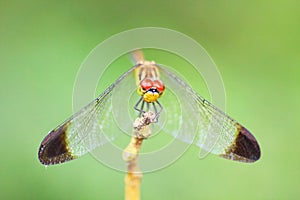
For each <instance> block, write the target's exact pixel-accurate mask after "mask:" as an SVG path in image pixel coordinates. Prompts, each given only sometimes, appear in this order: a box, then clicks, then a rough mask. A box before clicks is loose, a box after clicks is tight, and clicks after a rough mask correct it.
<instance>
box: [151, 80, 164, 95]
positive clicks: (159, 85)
mask: <svg viewBox="0 0 300 200" xmlns="http://www.w3.org/2000/svg"><path fill="white" fill-rule="evenodd" d="M153 87H155V88H156V89H157V90H158V91H160V92H163V91H164V90H165V85H164V84H163V82H162V81H160V80H155V81H153Z"/></svg>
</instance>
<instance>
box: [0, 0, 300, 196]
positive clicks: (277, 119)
mask: <svg viewBox="0 0 300 200" xmlns="http://www.w3.org/2000/svg"><path fill="white" fill-rule="evenodd" d="M299 8H300V3H299V2H298V1H292V0H290V1H247V2H246V1H184V2H183V1H169V2H160V1H157V2H156V3H155V1H151V3H150V2H140V1H130V2H126V1H123V2H121V1H112V0H111V1H107V2H104V1H103V2H100V1H85V2H84V3H83V2H79V1H63V2H62V1H49V2H47V1H0V88H1V90H0V102H1V103H0V110H1V115H0V116H1V119H0V121H1V139H0V148H1V151H0V156H1V161H0V199H123V195H124V194H123V187H124V186H123V179H124V174H123V173H121V172H117V171H114V170H112V169H109V168H107V167H105V166H103V165H101V164H99V163H98V162H97V161H95V160H94V159H93V158H92V157H91V156H88V155H87V156H84V157H82V158H80V159H78V160H76V161H73V162H69V163H66V164H63V165H57V166H51V167H48V168H47V169H46V168H45V167H44V166H42V165H41V164H40V163H39V161H38V159H37V151H38V147H39V144H40V142H41V141H42V139H43V138H44V136H45V135H46V134H47V132H48V131H49V130H51V129H53V128H54V127H55V126H56V125H58V124H59V123H60V122H62V121H63V120H64V119H66V118H67V117H68V116H70V115H71V114H72V91H73V84H74V81H75V78H76V73H77V71H78V69H79V67H80V64H81V63H82V62H83V60H84V59H85V57H86V56H87V55H88V53H89V52H90V51H91V50H92V49H93V48H94V47H95V46H96V45H97V44H99V43H100V42H101V41H103V40H105V39H107V38H108V37H110V36H111V35H113V34H116V33H119V32H121V31H125V30H127V29H131V28H136V27H144V26H157V27H165V28H170V29H174V30H177V31H180V32H182V33H184V34H186V35H188V36H190V37H192V38H194V39H195V40H196V41H197V42H199V43H200V44H201V45H203V46H204V48H205V49H206V50H207V51H208V53H209V54H210V55H211V57H212V58H213V59H214V61H215V62H216V64H217V66H218V68H219V70H220V73H221V75H222V78H223V81H224V84H225V88H226V93H227V112H228V113H229V114H230V115H231V116H233V117H234V118H235V119H238V120H239V121H240V122H241V123H242V124H245V125H246V126H247V127H249V129H250V130H251V131H252V132H253V133H254V135H255V136H256V138H257V139H258V141H259V143H260V145H261V149H262V157H261V159H260V160H259V161H258V162H257V163H254V164H243V163H237V162H232V161H228V160H225V159H222V158H218V157H217V156H209V157H207V158H206V159H204V160H199V159H198V158H197V155H198V151H199V150H198V149H197V148H196V147H192V148H190V149H189V151H188V152H187V153H186V154H184V156H183V157H181V158H180V159H179V160H178V161H177V162H176V163H174V164H173V165H171V166H169V167H168V168H165V169H162V170H160V171H157V172H155V173H149V174H145V175H144V177H143V182H142V188H141V191H142V199H299V198H300V191H299V180H300V158H299V153H300V148H299V141H300V134H299V131H298V130H299V129H298V126H297V125H298V124H297V123H299V111H300V105H299V102H300V92H299V86H300V73H299V72H300V65H299V63H300V56H299V46H300V39H299V35H300V9H299ZM150 59H154V60H155V58H150ZM128 64H130V62H129V61H128V62H124V65H128ZM128 67H129V66H128ZM109 81H111V80H109ZM109 83H110V82H107V85H108V84H109ZM198 91H201V89H198ZM147 142H148V141H147ZM149 142H150V141H149Z"/></svg>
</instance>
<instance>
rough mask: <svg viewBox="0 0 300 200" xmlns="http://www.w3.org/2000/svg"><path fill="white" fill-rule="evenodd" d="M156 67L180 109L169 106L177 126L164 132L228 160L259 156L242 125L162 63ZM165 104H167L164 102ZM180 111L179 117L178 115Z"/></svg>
mask: <svg viewBox="0 0 300 200" xmlns="http://www.w3.org/2000/svg"><path fill="white" fill-rule="evenodd" d="M158 67H159V68H160V73H161V75H162V78H161V79H162V81H164V83H165V85H166V88H169V89H170V91H172V92H174V93H175V95H176V97H177V98H178V99H179V102H180V108H179V109H178V108H176V109H169V112H168V117H169V119H171V121H173V123H174V121H176V120H177V122H178V123H177V124H179V126H178V127H179V129H177V130H175V129H174V130H171V131H170V130H168V131H167V132H171V133H172V135H174V137H176V138H178V139H180V140H182V141H185V142H189V143H192V142H193V143H195V144H196V145H197V146H199V147H200V148H201V149H202V150H204V152H209V153H213V154H216V155H219V156H222V157H225V158H227V159H232V160H238V161H242V162H254V161H256V160H258V159H259V157H260V149H259V145H258V143H257V141H256V139H255V138H254V136H253V135H252V134H251V133H250V132H249V131H248V130H247V129H246V128H245V127H243V126H242V125H241V124H239V123H238V122H237V121H235V120H234V119H232V118H231V117H229V116H228V115H226V114H225V113H224V112H222V111H221V110H219V109H218V108H216V107H215V106H214V105H212V104H211V103H209V102H208V101H206V100H205V99H204V98H203V97H201V96H200V95H199V94H197V93H196V92H195V91H194V90H193V89H192V88H191V87H190V86H189V85H188V84H187V83H186V82H184V81H183V80H182V79H180V78H179V77H178V76H176V75H175V74H174V73H172V72H170V71H169V70H167V69H165V68H164V67H162V66H158ZM165 96H167V92H166V94H165ZM163 98H165V97H162V99H163ZM168 104H170V100H169V103H168ZM165 105H166V106H168V105H167V104H163V106H165ZM180 112H181V116H179V115H178V113H180ZM172 116H174V117H173V118H172ZM202 156H204V154H203V152H202Z"/></svg>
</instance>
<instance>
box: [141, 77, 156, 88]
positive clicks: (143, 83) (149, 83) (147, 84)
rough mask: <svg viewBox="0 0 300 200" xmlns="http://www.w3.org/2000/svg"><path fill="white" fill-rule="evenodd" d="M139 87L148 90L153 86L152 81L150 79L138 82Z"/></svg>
mask: <svg viewBox="0 0 300 200" xmlns="http://www.w3.org/2000/svg"><path fill="white" fill-rule="evenodd" d="M140 86H141V88H142V89H143V90H149V89H150V88H152V86H153V81H152V80H151V79H148V78H145V79H144V80H142V81H141V82H140Z"/></svg>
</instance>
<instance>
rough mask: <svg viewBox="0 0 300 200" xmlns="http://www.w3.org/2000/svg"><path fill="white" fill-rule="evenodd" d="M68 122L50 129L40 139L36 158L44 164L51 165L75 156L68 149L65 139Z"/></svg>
mask: <svg viewBox="0 0 300 200" xmlns="http://www.w3.org/2000/svg"><path fill="white" fill-rule="evenodd" d="M68 126H69V123H66V124H64V125H63V126H61V127H59V128H57V129H55V130H53V131H51V132H50V133H49V134H48V135H47V136H46V137H45V138H44V140H43V141H42V143H41V146H40V148H39V152H38V158H39V160H40V162H41V163H42V164H44V165H53V164H58V163H63V162H66V161H68V160H73V159H74V158H75V157H74V156H73V155H72V153H71V152H70V151H69V148H68V143H67V140H66V129H67V128H68Z"/></svg>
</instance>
